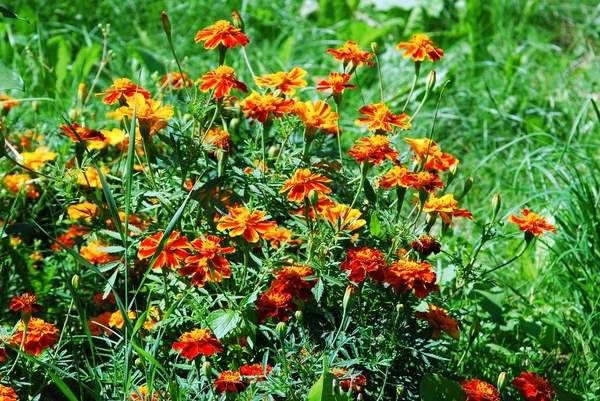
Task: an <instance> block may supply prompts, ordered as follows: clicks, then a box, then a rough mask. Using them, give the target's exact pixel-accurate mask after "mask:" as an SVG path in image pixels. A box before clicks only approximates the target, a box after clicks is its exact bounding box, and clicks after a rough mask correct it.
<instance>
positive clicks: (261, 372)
mask: <svg viewBox="0 0 600 401" xmlns="http://www.w3.org/2000/svg"><path fill="white" fill-rule="evenodd" d="M271 370H273V368H272V367H271V366H269V365H267V366H263V364H262V363H255V364H253V365H242V366H240V375H242V376H245V377H246V378H250V379H252V380H249V382H250V383H253V382H255V381H256V382H262V381H264V380H265V376H266V375H268V374H269V373H271Z"/></svg>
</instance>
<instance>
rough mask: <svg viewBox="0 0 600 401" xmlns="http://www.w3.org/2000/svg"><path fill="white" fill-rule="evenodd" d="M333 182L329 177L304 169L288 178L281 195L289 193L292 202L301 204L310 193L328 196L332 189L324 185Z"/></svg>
mask: <svg viewBox="0 0 600 401" xmlns="http://www.w3.org/2000/svg"><path fill="white" fill-rule="evenodd" d="M329 182H332V180H330V179H329V178H327V177H324V176H322V175H321V174H314V173H311V172H310V170H309V169H307V168H302V169H299V170H296V171H295V172H294V174H293V175H292V177H291V178H288V179H287V180H286V181H285V184H284V185H283V188H281V190H280V191H279V193H280V194H281V193H284V192H288V191H289V194H288V200H289V201H290V202H296V203H300V202H302V201H304V198H306V197H307V196H308V193H309V192H310V191H313V190H314V191H317V192H318V193H324V194H328V193H331V189H329V187H326V186H325V185H324V184H326V183H329Z"/></svg>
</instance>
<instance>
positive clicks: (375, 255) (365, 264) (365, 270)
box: [341, 246, 387, 284]
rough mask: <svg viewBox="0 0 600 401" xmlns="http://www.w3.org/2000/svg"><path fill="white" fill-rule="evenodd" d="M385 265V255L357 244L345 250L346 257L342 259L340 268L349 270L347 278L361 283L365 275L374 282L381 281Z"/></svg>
mask: <svg viewBox="0 0 600 401" xmlns="http://www.w3.org/2000/svg"><path fill="white" fill-rule="evenodd" d="M385 267H387V263H386V261H385V255H384V254H383V252H380V251H378V250H377V249H373V248H370V247H368V246H359V247H356V248H350V249H347V250H346V259H344V261H342V264H341V268H342V270H348V271H350V275H349V276H348V278H349V279H350V281H353V282H355V283H357V284H358V283H361V282H362V281H364V279H365V278H366V277H367V274H368V275H369V277H371V278H372V279H373V280H375V281H376V282H381V281H383V278H384V273H383V270H382V269H384V268H385Z"/></svg>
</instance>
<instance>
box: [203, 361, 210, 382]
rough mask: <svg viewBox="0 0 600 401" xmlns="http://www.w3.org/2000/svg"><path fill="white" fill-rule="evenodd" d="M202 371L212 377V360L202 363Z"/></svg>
mask: <svg viewBox="0 0 600 401" xmlns="http://www.w3.org/2000/svg"><path fill="white" fill-rule="evenodd" d="M202 373H203V374H204V376H206V377H207V378H208V379H210V378H211V377H212V365H211V364H210V362H208V361H206V362H204V363H203V364H202Z"/></svg>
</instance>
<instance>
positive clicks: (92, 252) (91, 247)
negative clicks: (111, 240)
mask: <svg viewBox="0 0 600 401" xmlns="http://www.w3.org/2000/svg"><path fill="white" fill-rule="evenodd" d="M107 246H108V245H106V244H105V243H104V242H100V241H89V242H88V244H87V245H86V246H82V247H81V249H80V254H81V256H83V257H84V258H85V259H86V260H87V261H88V262H90V263H92V264H95V265H104V264H107V263H109V262H112V261H114V260H117V259H119V257H118V256H117V255H111V254H109V253H108V252H106V251H103V250H101V249H100V248H106V247H107Z"/></svg>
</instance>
